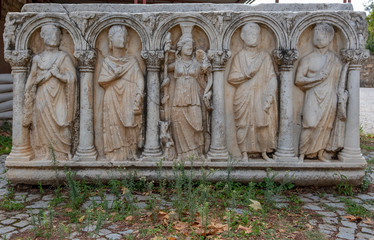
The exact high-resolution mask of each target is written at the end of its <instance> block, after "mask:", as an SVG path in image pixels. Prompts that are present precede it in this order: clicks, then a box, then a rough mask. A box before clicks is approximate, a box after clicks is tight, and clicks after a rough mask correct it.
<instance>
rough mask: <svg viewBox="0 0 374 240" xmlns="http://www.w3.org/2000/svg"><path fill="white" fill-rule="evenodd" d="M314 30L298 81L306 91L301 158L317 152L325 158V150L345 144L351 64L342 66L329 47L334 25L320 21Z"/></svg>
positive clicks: (297, 76)
mask: <svg viewBox="0 0 374 240" xmlns="http://www.w3.org/2000/svg"><path fill="white" fill-rule="evenodd" d="M313 33H314V35H313V45H314V50H313V51H312V52H311V53H309V54H308V55H306V56H305V57H303V58H302V59H301V60H300V63H299V67H298V69H297V72H296V81H295V84H296V85H297V86H298V87H299V88H300V89H301V90H303V91H304V92H305V98H304V108H303V113H302V114H303V118H302V131H301V139H300V160H303V159H304V157H305V156H309V155H314V156H317V157H318V159H319V160H322V161H325V160H327V159H326V157H325V156H324V151H325V150H330V151H336V150H339V149H340V148H341V147H343V139H344V137H343V134H344V120H345V117H346V116H345V109H346V102H347V96H348V93H347V91H346V90H345V82H346V72H347V68H348V64H346V65H345V66H344V67H343V65H342V63H341V61H340V59H339V57H338V56H337V55H336V54H335V53H334V52H333V51H331V50H329V45H330V43H331V42H332V40H333V38H334V28H333V27H332V26H331V25H329V24H327V23H320V24H317V25H316V26H315V27H314V30H313ZM338 103H339V104H338Z"/></svg>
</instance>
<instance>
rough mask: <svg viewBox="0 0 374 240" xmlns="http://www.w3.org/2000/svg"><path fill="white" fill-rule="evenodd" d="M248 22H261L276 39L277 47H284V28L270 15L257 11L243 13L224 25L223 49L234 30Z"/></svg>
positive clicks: (225, 47)
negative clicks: (247, 13)
mask: <svg viewBox="0 0 374 240" xmlns="http://www.w3.org/2000/svg"><path fill="white" fill-rule="evenodd" d="M248 22H255V23H259V24H263V25H265V26H267V27H268V28H269V29H270V30H271V31H272V32H273V33H274V35H275V37H276V39H277V48H279V49H281V48H286V46H287V35H286V34H285V32H286V31H285V30H284V29H283V28H282V25H281V24H280V23H279V21H277V20H276V19H273V18H272V17H270V16H267V15H264V14H259V13H251V14H250V15H243V16H241V17H239V18H237V19H235V21H233V22H232V23H231V24H229V25H228V26H227V27H226V30H225V31H224V34H223V36H224V38H223V43H222V44H223V49H229V48H230V41H231V38H232V35H233V34H234V32H235V31H236V30H237V29H238V28H239V27H241V26H243V25H244V24H246V23H248Z"/></svg>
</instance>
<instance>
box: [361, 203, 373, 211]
mask: <svg viewBox="0 0 374 240" xmlns="http://www.w3.org/2000/svg"><path fill="white" fill-rule="evenodd" d="M361 206H363V207H364V208H365V209H366V210H368V211H372V212H374V206H373V205H369V204H362V205H361Z"/></svg>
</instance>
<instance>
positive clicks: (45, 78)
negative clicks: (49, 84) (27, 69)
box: [35, 71, 52, 85]
mask: <svg viewBox="0 0 374 240" xmlns="http://www.w3.org/2000/svg"><path fill="white" fill-rule="evenodd" d="M51 76H52V74H51V72H50V71H48V72H47V73H45V74H43V75H42V76H41V77H38V78H37V79H36V81H35V84H36V85H39V84H41V83H43V82H45V81H47V80H48V79H49V78H50V77H51Z"/></svg>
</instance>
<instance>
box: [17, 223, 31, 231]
mask: <svg viewBox="0 0 374 240" xmlns="http://www.w3.org/2000/svg"><path fill="white" fill-rule="evenodd" d="M32 228H33V226H31V225H28V226H26V227H24V228H22V229H21V230H19V231H20V232H25V231H27V230H30V229H32Z"/></svg>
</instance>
